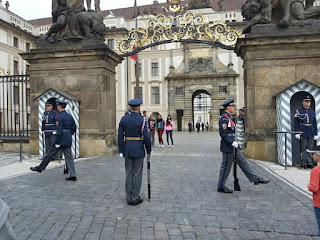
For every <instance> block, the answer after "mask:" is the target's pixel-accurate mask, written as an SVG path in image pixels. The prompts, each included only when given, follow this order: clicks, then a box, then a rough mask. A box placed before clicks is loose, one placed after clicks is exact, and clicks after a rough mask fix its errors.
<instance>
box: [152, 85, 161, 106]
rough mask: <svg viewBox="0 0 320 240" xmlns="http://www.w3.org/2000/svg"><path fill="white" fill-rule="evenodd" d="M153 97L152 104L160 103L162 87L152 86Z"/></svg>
mask: <svg viewBox="0 0 320 240" xmlns="http://www.w3.org/2000/svg"><path fill="white" fill-rule="evenodd" d="M151 93H152V99H151V104H160V88H159V87H151Z"/></svg>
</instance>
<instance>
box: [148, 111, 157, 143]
mask: <svg viewBox="0 0 320 240" xmlns="http://www.w3.org/2000/svg"><path fill="white" fill-rule="evenodd" d="M148 122H149V124H148V125H149V130H150V138H151V145H152V146H154V135H155V132H156V121H155V120H154V119H153V115H150V118H149V120H148Z"/></svg>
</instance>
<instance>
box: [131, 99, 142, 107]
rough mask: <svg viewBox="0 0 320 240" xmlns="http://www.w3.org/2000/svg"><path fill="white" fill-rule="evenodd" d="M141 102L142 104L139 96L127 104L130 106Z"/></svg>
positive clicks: (138, 104)
mask: <svg viewBox="0 0 320 240" xmlns="http://www.w3.org/2000/svg"><path fill="white" fill-rule="evenodd" d="M141 104H142V101H141V99H140V98H134V99H131V100H130V101H129V102H128V105H130V106H140V105H141Z"/></svg>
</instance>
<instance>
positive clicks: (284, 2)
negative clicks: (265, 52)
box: [241, 0, 320, 33]
mask: <svg viewBox="0 0 320 240" xmlns="http://www.w3.org/2000/svg"><path fill="white" fill-rule="evenodd" d="M314 1H315V0H246V2H245V3H244V4H243V5H242V8H241V12H242V16H243V17H244V18H246V19H247V20H248V23H247V25H246V27H245V28H244V30H243V33H249V32H250V31H251V27H252V26H253V25H256V24H269V23H271V22H272V23H276V24H277V26H278V27H279V28H287V27H289V26H290V25H291V26H301V27H303V26H305V25H307V24H312V22H314V21H315V20H317V19H318V18H319V17H320V7H319V6H313V3H314ZM273 15H276V16H275V17H273ZM279 16H281V17H280V18H279Z"/></svg>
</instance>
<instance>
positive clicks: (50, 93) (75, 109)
mask: <svg viewBox="0 0 320 240" xmlns="http://www.w3.org/2000/svg"><path fill="white" fill-rule="evenodd" d="M50 98H56V99H60V100H64V101H66V102H68V104H67V107H66V111H67V112H68V113H70V114H71V115H72V117H73V119H74V121H75V122H76V126H77V131H76V133H75V134H74V135H73V138H72V147H71V150H72V155H73V157H74V158H79V103H80V100H79V99H78V98H77V97H75V96H73V95H71V94H69V93H67V92H64V91H57V90H54V89H52V88H50V89H48V90H47V91H45V92H44V93H43V94H41V95H40V96H38V97H37V98H36V99H35V100H38V101H39V105H38V106H39V157H40V159H43V157H44V139H43V134H42V131H41V126H42V114H43V113H44V111H45V104H46V102H47V100H49V99H50Z"/></svg>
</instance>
